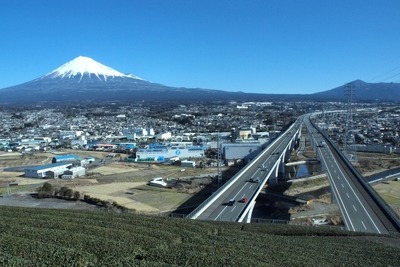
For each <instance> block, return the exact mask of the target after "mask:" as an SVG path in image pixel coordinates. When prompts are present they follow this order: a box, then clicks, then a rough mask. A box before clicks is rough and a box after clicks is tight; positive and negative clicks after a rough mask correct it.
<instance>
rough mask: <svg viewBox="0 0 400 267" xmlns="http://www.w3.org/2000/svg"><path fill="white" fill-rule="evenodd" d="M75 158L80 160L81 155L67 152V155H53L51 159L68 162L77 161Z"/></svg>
mask: <svg viewBox="0 0 400 267" xmlns="http://www.w3.org/2000/svg"><path fill="white" fill-rule="evenodd" d="M77 160H79V161H80V160H82V158H81V157H79V156H76V155H72V154H68V155H58V156H55V157H53V159H52V160H51V162H52V163H60V162H69V161H77Z"/></svg>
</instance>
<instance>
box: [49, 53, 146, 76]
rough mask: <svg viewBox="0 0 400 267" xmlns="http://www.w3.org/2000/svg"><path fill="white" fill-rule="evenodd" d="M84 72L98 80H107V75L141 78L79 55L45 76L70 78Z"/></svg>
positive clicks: (81, 74)
mask: <svg viewBox="0 0 400 267" xmlns="http://www.w3.org/2000/svg"><path fill="white" fill-rule="evenodd" d="M84 74H87V75H89V77H91V76H92V75H94V76H96V77H97V78H99V79H100V80H104V81H107V78H108V77H125V78H132V79H138V80H141V78H139V77H137V76H135V75H133V74H129V75H126V74H124V73H122V72H119V71H116V70H114V69H113V68H110V67H107V66H105V65H103V64H100V63H99V62H97V61H95V60H93V59H91V58H89V57H83V56H79V57H77V58H75V59H73V60H71V61H69V62H67V63H65V64H64V65H62V66H60V67H58V68H57V69H55V70H53V71H52V72H50V73H48V74H47V75H46V76H50V77H52V78H55V77H61V78H64V77H67V78H71V77H74V76H77V75H80V76H81V78H82V77H83V75H84Z"/></svg>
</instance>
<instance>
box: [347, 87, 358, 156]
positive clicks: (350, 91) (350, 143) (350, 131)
mask: <svg viewBox="0 0 400 267" xmlns="http://www.w3.org/2000/svg"><path fill="white" fill-rule="evenodd" d="M345 96H346V126H345V127H346V128H345V133H344V135H345V136H344V151H345V153H346V156H347V158H348V159H349V160H350V161H354V162H357V155H356V149H355V138H354V128H353V108H352V102H353V96H354V85H353V84H352V83H348V84H346V86H345Z"/></svg>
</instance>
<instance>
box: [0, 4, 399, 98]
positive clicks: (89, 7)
mask: <svg viewBox="0 0 400 267" xmlns="http://www.w3.org/2000/svg"><path fill="white" fill-rule="evenodd" d="M80 55H82V56H87V57H91V58H93V59H94V60H96V61H98V62H100V63H102V64H105V65H107V66H110V67H112V68H114V69H116V70H118V71H120V72H124V73H133V74H135V75H137V76H139V77H142V78H143V79H145V80H148V81H152V82H157V83H161V84H165V85H169V86H179V87H193V88H208V89H221V90H226V91H243V92H259V93H288V94H291V93H304V94H307V93H314V92H319V91H324V90H328V89H332V88H334V87H337V86H340V85H343V84H345V83H347V82H350V81H352V80H355V79H362V80H364V81H367V82H400V1H399V0H290V1H289V0H218V1H217V0H145V1H144V0H113V1H111V0H109V1H105V0H69V1H57V0H47V1H45V0H35V1H32V0H1V1H0V88H4V87H8V86H12V85H17V84H20V83H23V82H27V81H30V80H32V79H35V78H38V77H40V76H42V75H44V74H46V73H48V72H50V71H52V70H53V69H55V68H57V67H59V66H60V65H62V64H64V63H65V62H67V61H69V60H72V59H74V58H75V57H77V56H80Z"/></svg>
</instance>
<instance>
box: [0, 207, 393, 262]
mask: <svg viewBox="0 0 400 267" xmlns="http://www.w3.org/2000/svg"><path fill="white" fill-rule="evenodd" d="M399 260H400V239H399V238H398V237H397V238H396V237H390V236H377V235H368V234H365V233H354V232H347V231H339V230H334V229H331V228H316V227H315V228H314V227H301V226H290V225H270V224H240V223H224V222H203V221H193V220H185V219H176V218H169V217H158V216H144V215H137V214H130V213H121V214H117V213H114V212H106V211H103V212H100V211H92V212H87V211H86V212H83V211H75V210H51V209H31V208H20V207H0V265H1V266H4V267H7V266H210V267H211V266H398V263H399Z"/></svg>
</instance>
